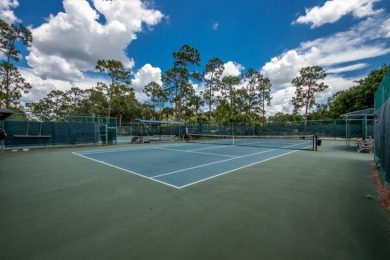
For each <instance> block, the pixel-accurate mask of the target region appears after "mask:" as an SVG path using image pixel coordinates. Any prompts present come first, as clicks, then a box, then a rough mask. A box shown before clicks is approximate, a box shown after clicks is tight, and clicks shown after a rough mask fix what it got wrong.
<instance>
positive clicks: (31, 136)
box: [14, 135, 51, 138]
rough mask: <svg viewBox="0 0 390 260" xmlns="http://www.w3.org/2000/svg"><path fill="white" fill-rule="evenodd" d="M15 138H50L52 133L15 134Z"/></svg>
mask: <svg viewBox="0 0 390 260" xmlns="http://www.w3.org/2000/svg"><path fill="white" fill-rule="evenodd" d="M14 137H15V138H50V137H51V135H14Z"/></svg>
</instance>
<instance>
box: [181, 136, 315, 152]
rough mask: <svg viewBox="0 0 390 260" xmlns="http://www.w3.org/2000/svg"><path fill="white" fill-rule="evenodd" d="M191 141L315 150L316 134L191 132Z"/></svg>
mask: <svg viewBox="0 0 390 260" xmlns="http://www.w3.org/2000/svg"><path fill="white" fill-rule="evenodd" d="M189 142H191V143H201V144H216V145H237V146H252V147H264V148H277V149H291V150H310V151H317V143H318V140H317V136H315V135H299V136H290V135H287V136H247V135H243V136H239V135H205V134H191V138H190V140H189Z"/></svg>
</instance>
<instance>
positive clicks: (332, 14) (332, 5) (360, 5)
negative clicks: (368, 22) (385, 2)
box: [293, 0, 382, 28]
mask: <svg viewBox="0 0 390 260" xmlns="http://www.w3.org/2000/svg"><path fill="white" fill-rule="evenodd" d="M378 1H379V0H347V1H346V0H330V1H326V2H325V4H324V5H323V6H321V7H320V6H315V7H313V8H310V9H306V15H304V16H300V17H298V19H297V20H296V21H294V22H293V24H295V23H301V24H311V28H316V27H319V26H321V25H324V24H327V23H334V22H336V21H338V20H340V19H341V18H342V17H343V16H345V15H348V14H352V15H353V17H355V18H364V17H367V16H371V15H374V14H378V13H380V12H381V11H382V10H374V9H373V5H374V3H375V2H378Z"/></svg>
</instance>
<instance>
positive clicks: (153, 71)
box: [131, 64, 162, 100]
mask: <svg viewBox="0 0 390 260" xmlns="http://www.w3.org/2000/svg"><path fill="white" fill-rule="evenodd" d="M152 81H154V82H156V83H157V84H159V85H162V81H161V69H160V68H158V67H153V66H152V65H150V64H146V65H144V66H143V67H142V68H141V69H139V70H138V71H137V73H135V75H134V78H133V80H132V83H131V87H133V88H134V92H135V94H136V97H137V98H138V99H139V100H144V99H145V98H146V95H145V94H144V93H143V90H144V87H145V86H146V85H147V84H149V83H150V82H152Z"/></svg>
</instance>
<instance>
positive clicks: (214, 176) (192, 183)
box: [178, 150, 299, 189]
mask: <svg viewBox="0 0 390 260" xmlns="http://www.w3.org/2000/svg"><path fill="white" fill-rule="evenodd" d="M298 151H299V150H295V151H291V152H288V153H284V154H280V155H277V156H274V157H271V158H268V159H264V160H261V161H258V162H254V163H251V164H247V165H245V166H241V167H238V168H235V169H232V170H229V171H226V172H223V173H220V174H217V175H213V176H210V177H208V178H205V179H201V180H199V181H195V182H191V183H189V184H186V185H183V186H180V187H178V189H182V188H185V187H188V186H191V185H194V184H197V183H200V182H203V181H207V180H210V179H213V178H216V177H219V176H221V175H225V174H227V173H230V172H234V171H237V170H240V169H244V168H246V167H249V166H252V165H255V164H259V163H263V162H266V161H269V160H272V159H275V158H278V157H282V156H285V155H287V154H290V153H295V152H298Z"/></svg>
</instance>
